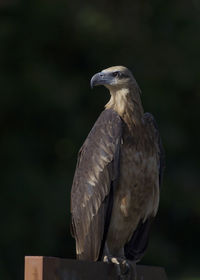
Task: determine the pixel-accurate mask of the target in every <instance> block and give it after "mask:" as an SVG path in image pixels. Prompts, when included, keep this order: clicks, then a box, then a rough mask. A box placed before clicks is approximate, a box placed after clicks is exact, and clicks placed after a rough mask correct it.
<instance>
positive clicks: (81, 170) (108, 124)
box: [71, 109, 122, 260]
mask: <svg viewBox="0 0 200 280" xmlns="http://www.w3.org/2000/svg"><path fill="white" fill-rule="evenodd" d="M121 135H122V120H121V118H120V116H119V115H118V114H117V113H116V112H115V111H113V110H112V109H107V110H104V111H103V112H102V113H101V115H100V116H99V118H98V120H97V121H96V123H95V125H94V126H93V128H92V130H91V132H90V133H89V135H88V137H87V139H86V141H85V142H84V144H83V146H82V147H81V149H80V152H79V156H78V162H77V167H76V171H75V175H74V180H73V185H72V191H71V214H72V230H73V234H74V237H75V239H76V252H77V256H78V258H79V259H87V260H97V259H98V257H99V253H100V248H101V243H102V239H103V235H104V232H105V230H106V229H105V228H104V225H105V220H106V213H107V207H108V205H107V201H108V200H106V197H108V196H109V193H110V188H111V183H112V182H113V184H114V185H115V182H116V181H117V178H118V175H119V166H118V163H119V153H120V143H121Z"/></svg>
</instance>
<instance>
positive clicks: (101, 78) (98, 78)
mask: <svg viewBox="0 0 200 280" xmlns="http://www.w3.org/2000/svg"><path fill="white" fill-rule="evenodd" d="M111 82H112V77H111V76H110V75H109V73H103V72H99V73H97V74H95V75H94V76H93V77H92V79H91V81H90V86H91V88H93V87H94V86H100V85H110V84H111Z"/></svg>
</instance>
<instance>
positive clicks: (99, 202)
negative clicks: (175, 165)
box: [71, 66, 164, 274]
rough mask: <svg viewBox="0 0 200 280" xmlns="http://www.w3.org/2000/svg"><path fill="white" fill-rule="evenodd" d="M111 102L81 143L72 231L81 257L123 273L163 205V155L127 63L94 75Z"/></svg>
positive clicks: (136, 257) (93, 81)
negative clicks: (113, 265)
mask: <svg viewBox="0 0 200 280" xmlns="http://www.w3.org/2000/svg"><path fill="white" fill-rule="evenodd" d="M97 85H104V86H105V87H106V88H107V89H108V90H109V91H110V100H109V102H108V103H107V104H106V105H105V110H104V111H103V112H102V113H101V114H100V116H99V118H98V119H97V121H96V123H95V124H94V126H93V128H92V130H91V131H90V133H89V135H88V136H87V138H86V140H85V142H84V144H83V145H82V147H81V149H80V151H79V155H78V161H77V166H76V170H75V175H74V180H73V184H72V190H71V215H72V224H71V229H72V235H73V236H74V237H75V240H76V254H77V258H78V259H80V260H91V261H98V260H104V261H112V262H114V263H116V264H118V265H120V269H121V274H123V273H125V272H124V271H125V270H126V271H127V269H125V270H123V268H124V267H123V265H125V268H127V267H128V268H129V267H130V265H127V264H128V263H130V262H129V260H130V261H134V262H138V261H139V260H140V259H141V258H142V257H143V255H144V252H145V250H146V248H147V244H148V238H149V230H150V225H151V223H152V220H153V218H154V217H155V215H156V213H157V210H158V205H159V193H160V185H161V181H162V174H163V167H164V155H163V149H162V145H161V139H160V136H159V132H158V128H157V125H156V122H155V120H154V117H153V116H152V115H151V114H150V113H144V111H143V107H142V103H141V91H140V88H139V86H138V84H137V82H136V80H135V78H134V77H133V75H132V73H131V72H130V71H129V70H128V69H127V68H126V67H124V66H114V67H110V68H107V69H105V70H103V71H101V72H99V73H97V74H95V75H94V76H93V77H92V79H91V87H92V88H93V87H94V86H97Z"/></svg>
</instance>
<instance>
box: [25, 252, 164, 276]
mask: <svg viewBox="0 0 200 280" xmlns="http://www.w3.org/2000/svg"><path fill="white" fill-rule="evenodd" d="M136 270H137V278H138V279H139V280H167V276H166V274H165V270H164V269H163V268H162V267H155V266H146V265H137V267H136ZM104 279H106V280H114V279H118V278H117V272H116V268H115V265H114V264H106V263H103V262H89V261H77V260H71V259H61V258H54V257H44V256H38V257H29V256H26V257H25V278H24V280H104Z"/></svg>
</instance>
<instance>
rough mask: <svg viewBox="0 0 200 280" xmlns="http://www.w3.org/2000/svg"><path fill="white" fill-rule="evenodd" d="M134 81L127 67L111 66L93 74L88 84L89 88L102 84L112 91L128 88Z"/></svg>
mask: <svg viewBox="0 0 200 280" xmlns="http://www.w3.org/2000/svg"><path fill="white" fill-rule="evenodd" d="M135 83H136V81H135V79H134V77H133V75H132V73H131V72H130V71H129V70H128V68H126V67H124V66H113V67H109V68H107V69H105V70H103V71H101V72H99V73H97V74H95V75H94V76H93V77H92V79H91V82H90V85H91V88H93V87H94V86H100V85H103V86H105V87H107V88H108V89H109V90H111V91H112V90H118V89H121V88H128V87H130V86H131V85H132V84H135Z"/></svg>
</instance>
